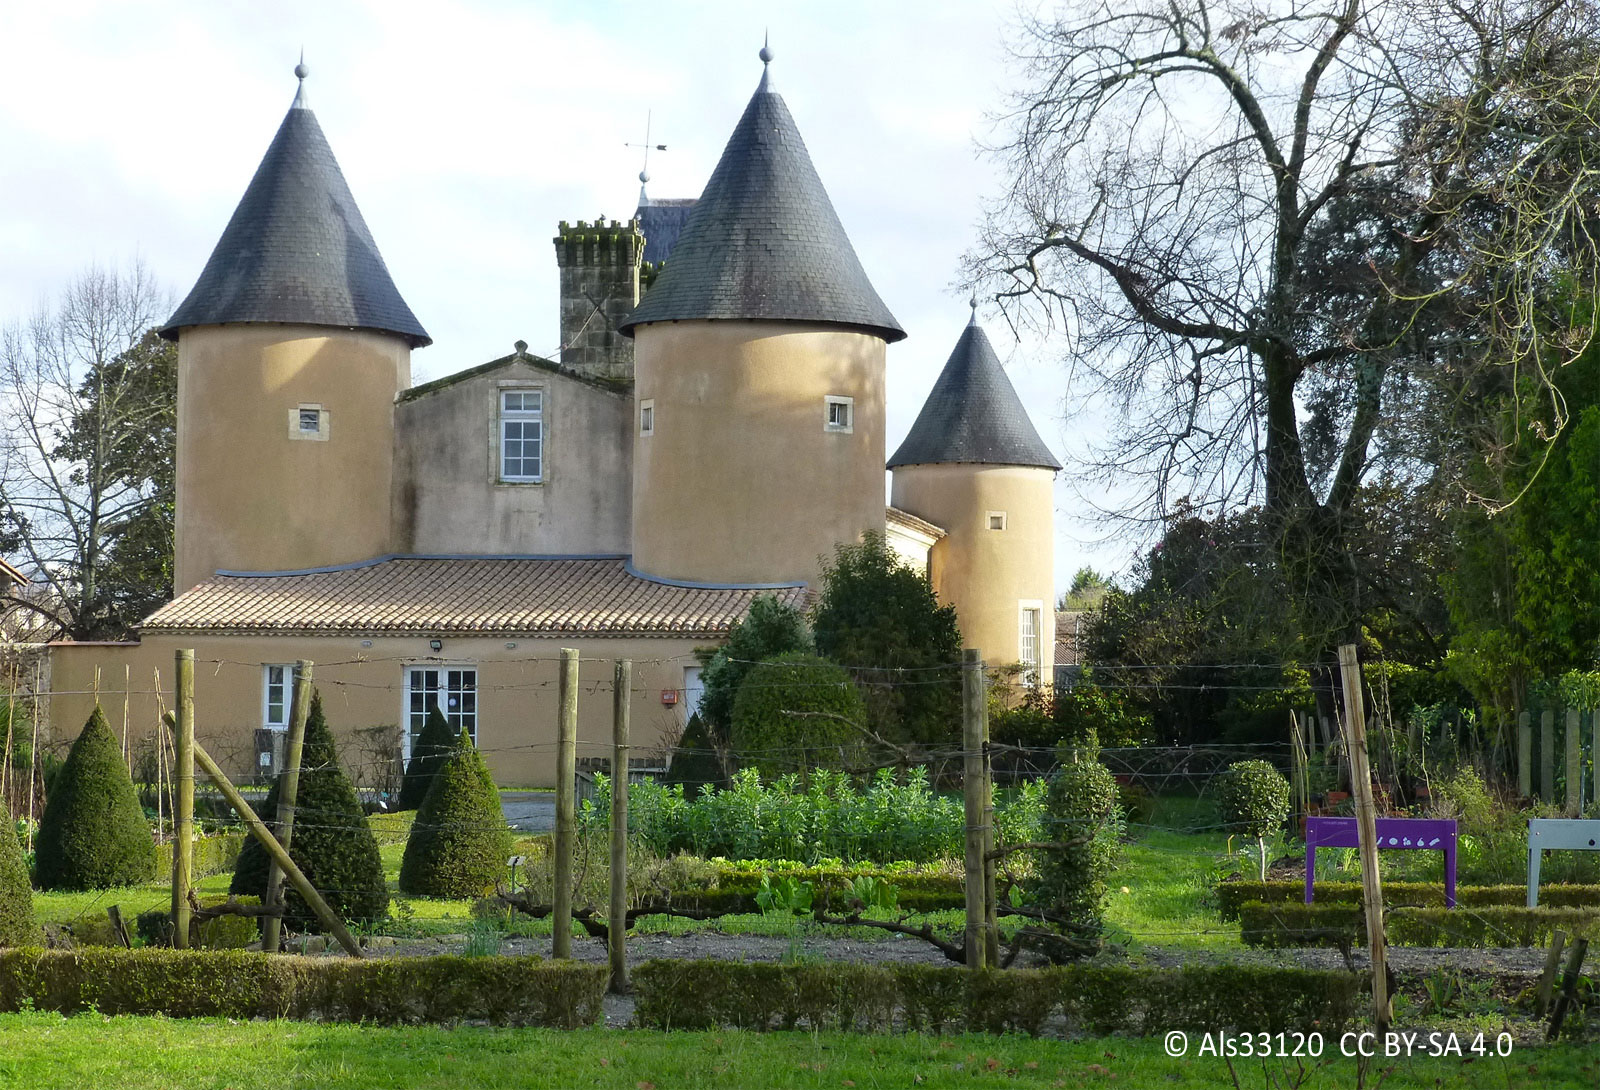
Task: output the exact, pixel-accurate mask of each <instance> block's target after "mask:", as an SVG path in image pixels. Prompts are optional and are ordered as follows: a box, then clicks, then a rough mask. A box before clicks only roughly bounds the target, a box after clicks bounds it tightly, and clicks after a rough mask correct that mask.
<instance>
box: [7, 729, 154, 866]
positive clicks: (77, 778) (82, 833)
mask: <svg viewBox="0 0 1600 1090" xmlns="http://www.w3.org/2000/svg"><path fill="white" fill-rule="evenodd" d="M33 848H34V853H33V854H34V866H33V877H34V881H35V882H36V883H38V886H39V888H40V889H46V890H57V889H61V890H83V889H109V888H111V887H113V886H136V885H138V884H139V883H141V882H148V881H149V880H150V879H151V878H153V877H154V876H155V873H156V844H155V840H154V839H153V838H152V837H151V835H150V823H149V822H148V821H146V820H145V816H144V810H143V809H142V808H141V807H140V806H139V795H138V793H137V792H136V791H134V789H133V778H132V777H131V776H129V775H128V766H127V765H126V764H124V763H123V760H122V743H121V742H119V741H118V740H117V736H116V735H115V734H113V733H112V732H111V728H110V727H108V726H106V720H105V716H104V715H103V714H101V712H100V706H99V705H98V704H96V705H95V708H94V711H93V712H92V713H91V714H90V716H89V721H88V722H87V723H85V724H84V725H83V730H82V731H81V732H79V734H78V737H77V740H76V741H74V742H73V743H72V749H71V751H70V752H68V754H67V760H66V763H65V764H63V765H62V766H61V771H60V772H58V773H57V774H56V777H55V779H54V780H53V781H52V784H51V790H50V792H49V797H48V798H47V799H46V800H45V806H44V814H43V815H41V816H40V818H39V835H38V836H37V837H35V838H34V842H33Z"/></svg>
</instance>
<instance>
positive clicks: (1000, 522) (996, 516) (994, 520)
mask: <svg viewBox="0 0 1600 1090" xmlns="http://www.w3.org/2000/svg"><path fill="white" fill-rule="evenodd" d="M1005 528H1006V513H1005V512H1004V511H990V512H989V529H991V530H1004V529H1005Z"/></svg>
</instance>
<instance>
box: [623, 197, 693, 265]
mask: <svg viewBox="0 0 1600 1090" xmlns="http://www.w3.org/2000/svg"><path fill="white" fill-rule="evenodd" d="M694 206H695V199H694V198H693V197H668V198H666V199H664V200H651V199H650V198H649V197H647V196H645V192H644V187H643V186H641V187H640V188H639V207H638V208H637V209H636V210H635V211H634V213H633V218H634V219H635V220H637V221H638V223H639V230H640V232H641V233H642V234H643V235H644V260H645V262H646V263H647V264H650V265H659V264H661V262H663V261H665V260H667V258H668V257H669V256H671V254H672V248H673V247H674V246H676V245H677V244H678V236H679V235H680V234H682V232H683V225H684V223H685V222H687V221H688V219H689V212H690V211H691V210H692V209H693V208H694Z"/></svg>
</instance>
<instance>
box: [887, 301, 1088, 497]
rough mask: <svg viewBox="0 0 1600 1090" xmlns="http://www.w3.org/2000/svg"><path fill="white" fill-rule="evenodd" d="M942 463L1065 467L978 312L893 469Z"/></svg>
mask: <svg viewBox="0 0 1600 1090" xmlns="http://www.w3.org/2000/svg"><path fill="white" fill-rule="evenodd" d="M939 462H978V463H981V464H985V465H1008V466H1041V467H1043V468H1045V469H1060V468H1061V463H1060V462H1058V461H1056V457H1055V455H1054V454H1051V453H1050V448H1049V447H1047V446H1045V445H1044V440H1042V439H1040V438H1039V433H1038V432H1037V431H1035V430H1034V427H1033V421H1031V420H1029V419H1028V410H1026V409H1024V408H1023V407H1022V400H1021V399H1020V398H1019V397H1017V391H1016V389H1015V388H1013V387H1012V385H1011V380H1010V379H1008V378H1006V372H1005V368H1003V367H1001V366H1000V357H999V356H997V355H995V352H994V346H993V345H991V344H990V343H989V338H988V336H986V335H985V334H984V332H983V327H982V326H980V325H979V324H978V316H977V312H976V311H974V312H973V316H972V321H971V322H969V323H967V328H966V329H965V330H963V331H962V333H961V339H960V340H958V341H956V348H955V351H954V352H952V353H950V359H949V360H948V361H947V362H946V363H945V365H944V370H943V371H941V372H940V373H939V378H938V381H936V382H935V383H934V384H933V390H932V392H931V393H929V394H928V400H927V401H926V402H924V403H923V406H922V411H921V412H920V413H918V414H917V419H916V422H915V423H914V424H912V425H911V431H910V432H909V433H908V434H907V435H906V438H905V442H903V443H901V444H900V449H899V450H897V451H895V452H894V457H892V458H890V459H889V468H890V469H893V468H894V467H895V466H905V465H925V464H930V463H939Z"/></svg>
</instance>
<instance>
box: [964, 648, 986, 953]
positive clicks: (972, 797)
mask: <svg viewBox="0 0 1600 1090" xmlns="http://www.w3.org/2000/svg"><path fill="white" fill-rule="evenodd" d="M961 749H962V754H963V758H962V763H961V793H962V796H963V798H964V799H965V800H966V819H967V836H966V883H965V888H966V894H967V929H966V947H967V968H969V969H982V968H984V966H985V962H986V959H985V957H984V955H985V953H987V950H986V947H987V945H988V944H987V943H986V942H985V941H984V921H985V918H986V916H987V906H986V905H985V903H984V881H983V872H984V858H983V845H984V835H983V659H982V658H981V657H980V653H979V651H978V649H977V648H976V647H968V648H964V649H963V650H962V652H961Z"/></svg>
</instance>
